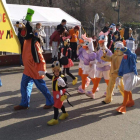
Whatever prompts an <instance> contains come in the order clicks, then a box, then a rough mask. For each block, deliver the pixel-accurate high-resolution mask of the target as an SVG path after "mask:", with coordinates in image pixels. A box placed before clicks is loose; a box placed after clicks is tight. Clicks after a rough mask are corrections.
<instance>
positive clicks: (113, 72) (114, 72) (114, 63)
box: [101, 41, 124, 104]
mask: <svg viewBox="0 0 140 140" xmlns="http://www.w3.org/2000/svg"><path fill="white" fill-rule="evenodd" d="M122 47H123V42H121V41H118V42H116V43H115V46H114V48H115V51H114V54H113V55H112V56H108V55H107V54H106V52H104V53H103V56H102V57H101V60H103V61H106V62H111V68H110V79H109V84H108V86H107V90H106V97H105V99H104V101H103V103H104V104H107V103H110V102H111V101H112V93H113V89H114V86H115V82H116V78H117V77H118V70H119V67H120V64H121V61H122V59H123V53H122V52H121V51H120V49H121V48H122ZM120 83H121V84H120V85H119V86H118V88H119V90H120V92H121V94H122V95H124V94H123V91H124V88H123V81H122V79H121V81H120Z"/></svg>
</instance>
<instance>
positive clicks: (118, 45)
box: [14, 9, 140, 125]
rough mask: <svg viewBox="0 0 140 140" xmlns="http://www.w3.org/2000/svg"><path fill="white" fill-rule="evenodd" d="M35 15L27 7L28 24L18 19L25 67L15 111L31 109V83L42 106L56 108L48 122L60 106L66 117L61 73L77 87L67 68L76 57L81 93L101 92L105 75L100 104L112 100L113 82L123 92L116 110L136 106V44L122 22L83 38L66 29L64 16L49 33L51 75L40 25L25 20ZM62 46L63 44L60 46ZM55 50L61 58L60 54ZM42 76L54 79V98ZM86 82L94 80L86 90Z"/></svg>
mask: <svg viewBox="0 0 140 140" xmlns="http://www.w3.org/2000/svg"><path fill="white" fill-rule="evenodd" d="M33 13H34V11H33V10H32V9H28V12H27V16H26V18H25V19H26V21H27V22H26V24H25V25H24V26H23V25H22V26H19V23H17V27H20V30H19V33H20V35H21V36H22V37H23V38H24V44H23V50H22V60H23V64H24V66H25V67H24V72H23V76H22V80H21V98H22V99H21V103H20V105H17V106H15V107H14V109H15V110H21V109H27V108H29V104H30V96H31V92H32V87H33V83H35V85H36V87H37V88H38V89H39V90H40V91H41V92H42V93H43V95H44V96H45V98H46V104H45V105H44V107H43V108H44V109H50V108H51V107H52V106H53V107H54V117H53V119H51V120H50V121H48V122H47V124H48V125H56V124H58V115H59V109H61V110H62V114H61V116H60V117H59V119H60V120H64V119H66V118H67V117H68V116H69V114H68V113H67V111H66V109H65V107H64V105H63V102H64V100H67V98H68V95H67V88H68V82H67V78H66V76H65V72H66V74H67V75H69V76H70V77H71V78H72V80H73V81H72V84H73V85H76V84H77V81H78V78H77V77H75V76H74V75H73V74H72V73H71V72H70V68H71V67H72V66H73V65H74V63H73V61H77V59H79V60H78V61H79V69H77V73H78V75H79V76H80V78H81V79H80V81H81V85H80V86H79V87H77V92H78V93H79V94H85V95H86V96H88V97H90V98H91V99H95V92H98V91H99V90H100V89H99V87H98V86H99V83H100V80H101V78H102V77H103V78H104V80H105V83H106V85H107V87H106V90H105V93H104V96H105V99H104V100H103V103H104V104H107V103H110V102H112V95H113V94H114V93H113V89H114V86H115V84H116V86H117V87H118V88H119V90H120V92H121V94H122V96H123V103H122V104H121V106H120V107H118V108H117V109H116V110H117V112H119V113H126V108H127V107H132V106H134V100H133V98H132V90H133V89H134V88H135V87H136V86H137V85H138V84H140V78H139V77H138V76H137V67H136V59H137V57H136V54H135V50H136V48H135V41H134V39H133V35H132V29H131V28H125V29H124V28H122V29H121V25H120V24H117V25H115V24H114V23H112V24H111V25H109V23H106V25H105V27H104V28H103V29H102V30H101V32H100V33H99V35H98V37H96V36H95V35H94V36H93V37H87V36H86V34H82V36H81V38H80V37H79V29H80V28H79V27H78V26H75V27H74V28H72V29H70V30H69V31H68V29H67V27H66V20H62V22H61V24H60V25H58V26H57V30H56V31H55V32H54V33H53V34H52V35H51V37H50V45H51V46H52V48H53V51H52V59H53V60H52V73H53V74H49V73H48V72H47V70H46V62H45V60H44V58H43V55H42V45H43V39H42V37H43V33H42V29H41V26H40V24H37V26H36V29H33V27H32V24H31V18H29V17H30V16H31V15H33ZM25 29H26V30H25ZM23 31H24V32H23ZM97 38H98V39H97ZM60 44H62V45H61V47H60V48H59V46H60ZM59 50H60V53H61V56H60V58H58V51H59ZM62 68H63V71H62ZM45 75H46V76H47V77H48V78H49V79H50V80H51V81H52V91H53V96H52V95H51V93H50V91H49V90H48V88H47V85H46V83H45V81H44V80H43V78H44V76H45ZM90 81H92V83H93V88H92V89H91V90H90V91H86V88H87V87H88V86H89V84H90ZM68 103H69V101H68ZM69 104H70V103H69Z"/></svg>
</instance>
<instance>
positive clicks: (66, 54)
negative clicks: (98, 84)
mask: <svg viewBox="0 0 140 140" xmlns="http://www.w3.org/2000/svg"><path fill="white" fill-rule="evenodd" d="M63 41H64V48H62V49H61V54H62V59H61V60H62V61H61V64H62V65H63V62H64V61H66V60H67V64H66V65H65V64H64V65H63V68H64V70H63V71H65V70H66V74H67V75H69V76H70V77H71V78H72V79H73V81H72V84H73V85H76V84H77V80H78V78H77V77H74V76H73V74H71V73H70V67H72V66H73V65H74V64H73V61H72V60H71V54H72V50H71V48H70V36H68V37H63Z"/></svg>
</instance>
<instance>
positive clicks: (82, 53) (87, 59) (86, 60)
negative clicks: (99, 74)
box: [78, 34, 96, 93]
mask: <svg viewBox="0 0 140 140" xmlns="http://www.w3.org/2000/svg"><path fill="white" fill-rule="evenodd" d="M82 38H83V39H84V41H85V43H84V45H83V47H82V48H81V49H80V50H79V58H80V60H82V61H83V66H82V71H83V72H82V87H79V89H78V93H85V84H86V79H87V77H88V76H89V77H90V78H91V80H92V82H93V84H95V83H94V82H95V71H96V62H95V59H96V53H95V52H94V47H93V42H92V41H93V40H92V38H87V37H86V34H84V35H82ZM87 93H90V91H88V92H87Z"/></svg>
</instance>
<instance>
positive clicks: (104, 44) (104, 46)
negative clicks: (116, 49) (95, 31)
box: [98, 32, 108, 50]
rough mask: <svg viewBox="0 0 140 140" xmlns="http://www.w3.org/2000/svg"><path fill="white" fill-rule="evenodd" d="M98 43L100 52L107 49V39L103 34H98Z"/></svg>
mask: <svg viewBox="0 0 140 140" xmlns="http://www.w3.org/2000/svg"><path fill="white" fill-rule="evenodd" d="M98 43H99V46H100V49H101V50H105V49H107V43H108V37H107V35H106V34H104V33H103V32H100V34H99V41H98Z"/></svg>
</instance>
